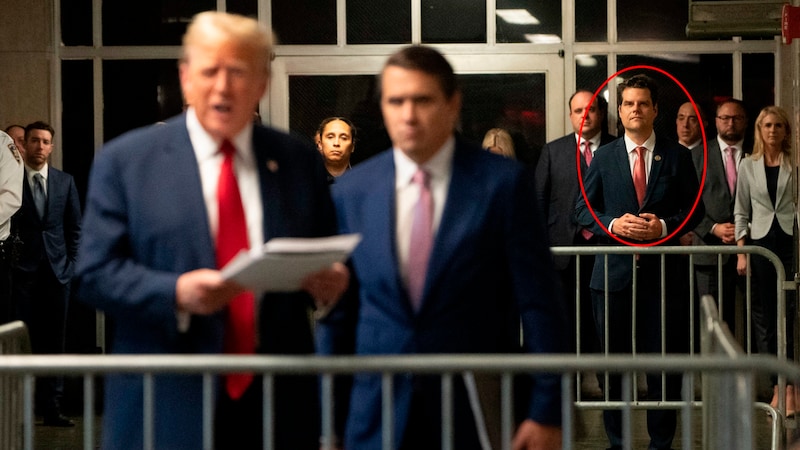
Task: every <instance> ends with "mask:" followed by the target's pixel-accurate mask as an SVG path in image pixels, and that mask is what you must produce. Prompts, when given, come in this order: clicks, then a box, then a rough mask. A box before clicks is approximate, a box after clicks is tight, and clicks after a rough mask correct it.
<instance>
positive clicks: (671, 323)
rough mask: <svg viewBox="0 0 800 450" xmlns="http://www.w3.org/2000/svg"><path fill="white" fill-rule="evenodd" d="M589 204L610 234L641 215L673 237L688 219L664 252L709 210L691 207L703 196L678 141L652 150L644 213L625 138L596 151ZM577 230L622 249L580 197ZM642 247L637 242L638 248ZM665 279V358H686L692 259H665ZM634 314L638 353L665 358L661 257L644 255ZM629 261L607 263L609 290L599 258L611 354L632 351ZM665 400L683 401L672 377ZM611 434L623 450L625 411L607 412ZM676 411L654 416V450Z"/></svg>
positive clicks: (656, 385)
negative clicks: (619, 222) (614, 223)
mask: <svg viewBox="0 0 800 450" xmlns="http://www.w3.org/2000/svg"><path fill="white" fill-rule="evenodd" d="M584 183H585V189H586V198H587V199H588V200H589V204H590V205H591V207H592V208H593V209H594V212H595V213H596V214H597V217H598V218H599V220H600V222H601V223H602V224H603V225H604V226H605V227H606V228H609V227H610V224H611V220H612V219H614V218H618V217H621V216H622V215H624V214H625V213H631V214H634V215H638V214H641V213H653V214H655V215H656V216H657V217H658V218H659V219H663V220H664V222H666V226H667V231H668V233H672V232H673V231H675V230H677V229H678V228H679V227H680V226H681V224H682V223H683V222H684V220H686V219H687V217H688V218H689V220H688V222H687V223H686V224H685V226H684V227H683V231H682V232H680V233H676V234H675V235H674V237H673V238H672V239H670V240H669V241H667V242H666V243H664V245H679V241H678V239H679V236H680V234H682V233H683V232H685V231H686V230H691V229H692V228H694V227H695V226H696V225H697V224H698V223H699V222H700V220H701V219H702V218H703V214H704V208H703V203H702V202H700V203H698V205H697V209H696V210H695V211H694V213H693V214H692V206H693V205H694V202H695V200H696V198H697V196H698V192H699V184H698V181H697V176H696V175H695V170H694V165H693V163H692V156H691V153H690V152H689V150H688V149H687V148H686V147H684V146H682V145H679V144H678V143H676V142H673V141H670V140H668V139H665V138H662V137H658V138H657V139H656V144H655V148H654V149H653V162H652V166H651V168H650V173H649V175H648V178H647V191H646V193H645V198H644V203H643V205H642V206H641V207H639V202H638V200H637V198H636V191H635V189H634V186H633V178H632V176H631V168H630V163H629V161H628V153H627V150H626V148H625V141H624V138H622V137H621V138H619V139H617V140H615V141H613V142H611V143H610V144H608V145H605V146H603V147H600V148H599V149H598V150H597V152H595V155H594V159H593V160H592V165H591V167H590V168H589V171H588V173H587V174H586V178H585V181H584ZM576 219H577V221H578V223H579V224H580V225H582V226H584V227H587V228H589V229H591V230H592V232H594V233H595V234H596V235H599V236H600V241H601V242H604V243H608V244H617V245H619V244H618V243H617V242H616V241H614V240H612V239H611V238H610V237H609V236H608V235H607V234H605V231H603V229H602V228H601V227H600V226H599V225H598V224H597V223H596V222H595V220H594V218H593V217H592V215H591V213H590V212H589V208H588V207H587V204H586V201H585V200H584V198H583V197H582V196H581V197H580V199H579V200H578V204H577V206H576ZM636 243H639V242H636ZM665 266H666V267H665V269H664V270H665V272H666V280H667V283H666V284H667V286H666V318H665V320H666V324H667V326H666V351H667V353H685V352H687V351H688V334H689V327H688V323H689V322H688V302H689V296H688V295H689V279H688V270H689V267H688V259H687V257H686V256H685V255H667V257H666V263H665ZM637 267H638V272H637V277H638V278H637V286H638V289H637V291H636V292H635V294H636V302H637V303H636V306H637V307H636V312H637V317H636V321H637V330H638V331H639V343H638V347H637V352H639V353H641V352H644V353H652V352H655V353H658V352H660V351H661V325H660V324H661V312H660V301H661V279H660V269H661V263H660V257H659V256H657V255H640V257H639V258H638V260H637ZM632 269H633V258H632V257H631V255H609V256H608V286H606V285H605V282H604V279H605V276H606V274H605V263H604V260H603V258H600V257H598V258H597V259H596V261H595V265H594V270H593V271H592V280H591V284H590V286H591V288H592V296H593V303H594V307H595V323H596V324H597V328H598V333H599V335H600V341H601V343H604V344H607V346H608V351H610V352H611V353H630V351H631V320H632V318H631V311H632V306H631V302H632V297H633V294H634V292H633V291H632V286H631V281H632ZM605 294H608V296H609V300H608V308H609V311H608V316H609V319H608V320H609V323H607V324H606V323H605ZM606 327H607V328H608V329H609V338H608V339H609V341H608V342H607V343H606V342H605V335H604V332H603V330H604V328H606ZM609 384H610V385H609V386H608V387H607V388H608V390H609V393H610V396H611V398H612V399H613V398H620V386H619V377H618V376H613V377H611V381H610V382H609ZM647 385H648V397H649V398H651V399H660V398H661V380H660V377H659V376H648V383H647ZM666 395H667V398H671V399H676V397H678V398H679V395H680V379H678V378H675V377H674V376H669V377H667V392H666ZM604 418H605V424H606V433H607V434H608V437H609V440H610V441H611V445H612V447H616V446H620V445H621V442H622V441H621V431H622V430H621V422H620V421H619V419H620V415H619V411H606V412H605V415H604ZM675 423H676V422H675V411H672V410H669V411H648V430H649V432H650V437H651V442H650V445H651V447H650V448H657V449H667V448H669V447H670V445H671V443H672V438H673V436H674V434H675Z"/></svg>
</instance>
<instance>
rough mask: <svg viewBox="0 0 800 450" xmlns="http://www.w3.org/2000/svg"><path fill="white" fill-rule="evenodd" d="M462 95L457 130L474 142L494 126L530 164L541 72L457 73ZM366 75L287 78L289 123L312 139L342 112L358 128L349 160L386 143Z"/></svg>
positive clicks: (536, 149)
mask: <svg viewBox="0 0 800 450" xmlns="http://www.w3.org/2000/svg"><path fill="white" fill-rule="evenodd" d="M458 79H459V83H461V88H462V91H463V93H464V107H463V109H462V113H461V127H460V128H461V130H460V131H461V134H462V135H463V136H464V137H466V138H468V139H471V140H473V141H475V142H478V143H480V142H482V141H483V135H484V134H485V133H486V132H487V131H488V130H489V129H490V128H494V127H502V128H505V129H507V130H508V131H509V132H511V134H512V136H514V145H515V146H516V152H517V157H518V158H519V159H520V160H521V161H523V162H525V163H527V164H531V165H533V164H535V162H536V160H537V159H538V156H539V153H540V151H541V147H542V145H544V142H545V130H546V127H545V94H546V92H545V76H544V75H543V74H512V75H502V74H496V75H494V74H493V75H459V77H458ZM375 80H376V78H375V77H374V76H371V75H344V76H299V75H298V76H290V77H289V126H290V128H291V130H292V131H293V132H295V133H297V134H299V135H301V136H305V137H306V138H307V139H308V141H309V142H312V141H313V136H314V133H315V132H316V130H317V127H318V126H319V123H320V122H321V121H322V119H324V118H326V117H329V116H334V115H335V116H344V117H347V118H349V119H350V120H352V121H353V123H354V124H355V125H356V128H357V130H358V140H357V142H356V150H355V152H354V153H353V159H352V160H351V163H352V164H358V163H359V162H361V161H363V160H365V159H367V158H369V157H370V156H373V155H375V154H377V153H379V152H381V151H383V150H386V149H387V148H389V147H390V146H391V141H390V140H389V137H388V135H387V134H386V130H385V128H384V126H383V118H382V117H381V111H380V105H379V101H378V98H377V97H376V93H375Z"/></svg>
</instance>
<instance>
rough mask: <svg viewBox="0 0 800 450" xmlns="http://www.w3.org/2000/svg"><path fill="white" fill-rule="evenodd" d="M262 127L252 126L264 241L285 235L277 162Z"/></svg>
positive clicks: (278, 165)
mask: <svg viewBox="0 0 800 450" xmlns="http://www.w3.org/2000/svg"><path fill="white" fill-rule="evenodd" d="M264 131H265V130H264V129H263V128H260V127H258V126H255V127H253V153H254V154H255V159H256V166H257V170H258V183H259V187H260V190H261V204H262V206H261V207H262V209H263V210H264V223H263V232H264V241H265V242H266V241H268V240H270V239H271V238H273V237H277V236H287V235H288V230H285V229H284V224H285V221H284V220H282V217H281V214H280V212H281V211H283V205H282V203H283V197H281V195H280V186H279V177H278V170H280V164H279V162H278V161H277V160H276V159H274V158H273V157H272V155H271V154H270V148H271V146H270V144H269V139H268V137H267V135H266V133H265V132H264Z"/></svg>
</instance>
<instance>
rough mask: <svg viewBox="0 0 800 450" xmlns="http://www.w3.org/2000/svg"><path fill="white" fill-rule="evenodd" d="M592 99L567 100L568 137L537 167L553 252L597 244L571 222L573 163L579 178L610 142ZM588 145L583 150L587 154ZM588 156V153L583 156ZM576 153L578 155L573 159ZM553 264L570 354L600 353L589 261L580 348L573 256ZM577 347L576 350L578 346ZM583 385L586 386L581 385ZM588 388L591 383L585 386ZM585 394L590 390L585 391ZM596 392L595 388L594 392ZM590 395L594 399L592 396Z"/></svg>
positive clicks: (548, 148)
mask: <svg viewBox="0 0 800 450" xmlns="http://www.w3.org/2000/svg"><path fill="white" fill-rule="evenodd" d="M592 96H593V93H592V92H591V91H589V90H585V89H581V90H578V91H576V92H575V93H574V94H572V96H571V97H570V98H569V102H568V105H569V119H570V122H571V123H572V129H573V132H572V133H569V134H568V135H566V136H563V137H560V138H558V139H556V140H554V141H552V142H548V143H547V144H545V146H544V147H543V148H542V155H541V157H540V159H539V163H538V164H537V165H536V175H535V182H536V199H537V201H538V202H539V208H540V209H539V210H540V211H541V212H542V214H543V215H544V216H545V218H546V220H547V232H548V236H549V237H550V245H552V246H572V245H595V244H596V243H597V238H596V237H595V235H594V234H592V233H591V232H590V231H589V230H587V229H586V228H582V227H579V226H578V224H577V223H576V222H575V218H574V212H575V202H576V201H577V199H578V196H579V195H580V185H579V183H578V176H579V175H578V168H577V167H578V162H580V165H581V171H580V174H581V175H586V171H587V170H589V164H591V160H592V155H594V152H595V151H596V150H597V149H598V148H599V147H600V146H602V145H605V144H608V143H609V142H611V141H612V140H613V139H614V137H613V136H611V135H610V134H608V132H607V131H605V128H607V127H605V126H604V125H605V122H606V117H607V114H608V102H607V101H606V99H605V98H603V97H602V96H598V97H597V98H596V99H595V101H594V103H592ZM587 145H588V150H587ZM587 151H588V153H587ZM578 153H580V155H578ZM553 262H554V264H555V269H556V271H557V272H558V275H559V278H560V280H561V284H562V290H561V291H562V293H563V302H564V303H565V305H566V306H567V311H569V318H570V326H571V327H572V328H571V333H570V339H571V347H570V350H571V351H577V350H580V351H581V352H588V353H594V352H597V351H598V350H599V347H600V344H599V343H598V342H597V334H596V333H595V329H594V319H593V316H592V300H591V295H590V291H589V279H590V278H591V267H592V265H593V264H594V255H583V256H581V258H580V268H581V281H580V295H581V296H580V320H581V325H582V326H581V329H580V333H581V334H580V342H577V338H576V319H577V315H576V302H575V288H576V286H575V284H576V283H575V270H576V258H575V257H574V256H554V257H553ZM577 344H579V345H580V346H578V345H577ZM584 380H585V381H589V380H587V379H584ZM587 384H591V381H589V383H587ZM586 389H587V393H588V392H589V391H588V389H591V388H590V387H589V386H587V388H586ZM595 389H596V388H595ZM594 394H597V392H596V391H595V392H594Z"/></svg>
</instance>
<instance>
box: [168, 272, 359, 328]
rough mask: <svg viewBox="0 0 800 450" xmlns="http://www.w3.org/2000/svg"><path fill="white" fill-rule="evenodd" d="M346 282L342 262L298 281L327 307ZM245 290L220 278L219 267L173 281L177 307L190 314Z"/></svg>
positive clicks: (214, 306)
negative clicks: (174, 282)
mask: <svg viewBox="0 0 800 450" xmlns="http://www.w3.org/2000/svg"><path fill="white" fill-rule="evenodd" d="M349 284H350V271H349V270H348V269H347V266H345V265H344V264H342V263H334V264H332V265H331V266H330V267H329V268H327V269H323V270H320V271H318V272H314V273H312V274H310V275H309V276H307V277H306V278H305V279H304V280H303V282H302V283H301V288H302V289H303V290H304V291H306V292H308V293H309V295H311V298H313V299H314V303H315V304H316V306H317V307H318V308H326V309H329V308H331V307H333V305H335V304H336V302H338V301H339V299H340V298H341V296H342V294H344V292H345V291H346V290H347V287H348V286H349ZM244 291H245V288H244V287H242V286H241V285H239V284H238V283H235V282H233V281H230V280H225V279H223V278H222V274H221V273H220V271H219V270H213V269H197V270H192V271H189V272H186V273H183V274H181V275H180V276H179V277H178V281H177V283H176V284H175V301H176V303H177V307H178V310H179V311H184V312H187V313H190V314H199V315H209V314H214V313H216V312H218V311H220V310H222V309H223V308H225V307H226V306H228V303H230V301H231V300H232V299H233V298H234V297H236V296H237V295H239V294H241V293H242V292H244Z"/></svg>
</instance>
